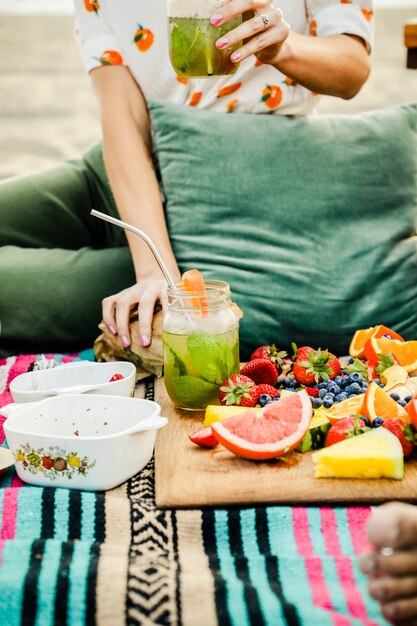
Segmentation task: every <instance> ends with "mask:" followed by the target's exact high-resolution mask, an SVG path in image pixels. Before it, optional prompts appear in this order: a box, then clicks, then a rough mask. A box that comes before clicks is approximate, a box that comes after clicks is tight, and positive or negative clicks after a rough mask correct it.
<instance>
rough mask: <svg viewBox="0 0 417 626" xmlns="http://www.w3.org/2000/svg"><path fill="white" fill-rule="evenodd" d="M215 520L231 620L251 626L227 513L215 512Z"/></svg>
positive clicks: (241, 625) (218, 549) (237, 625)
mask: <svg viewBox="0 0 417 626" xmlns="http://www.w3.org/2000/svg"><path fill="white" fill-rule="evenodd" d="M214 518H215V533H216V544H217V554H218V557H219V561H220V568H221V572H222V576H223V578H224V581H225V583H226V588H227V608H228V612H229V615H230V620H231V622H232V624H234V625H235V626H249V616H248V611H247V608H246V603H245V597H244V587H243V584H242V582H241V581H240V580H239V578H238V577H237V572H236V565H235V563H234V559H233V557H232V554H231V551H230V543H229V528H228V523H227V511H224V510H220V511H215V513H214Z"/></svg>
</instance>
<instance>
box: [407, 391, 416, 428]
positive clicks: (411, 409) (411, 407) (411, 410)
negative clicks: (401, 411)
mask: <svg viewBox="0 0 417 626" xmlns="http://www.w3.org/2000/svg"><path fill="white" fill-rule="evenodd" d="M405 410H406V411H407V413H408V417H409V420H410V422H411V424H412V425H413V426H414V428H417V398H413V399H412V400H410V402H409V403H408V404H407V406H406V407H405Z"/></svg>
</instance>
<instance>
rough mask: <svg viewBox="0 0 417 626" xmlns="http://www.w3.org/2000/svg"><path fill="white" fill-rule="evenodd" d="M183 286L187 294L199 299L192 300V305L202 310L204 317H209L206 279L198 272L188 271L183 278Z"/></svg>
mask: <svg viewBox="0 0 417 626" xmlns="http://www.w3.org/2000/svg"><path fill="white" fill-rule="evenodd" d="M181 282H182V286H183V287H184V290H185V291H186V292H187V293H190V294H195V295H196V296H198V297H197V298H191V304H192V305H193V306H195V307H196V308H198V309H201V310H202V313H203V315H204V316H205V315H207V312H208V311H207V308H208V303H207V291H206V285H205V283H204V278H203V276H202V274H201V272H199V271H198V270H188V272H184V274H183V275H182V278H181Z"/></svg>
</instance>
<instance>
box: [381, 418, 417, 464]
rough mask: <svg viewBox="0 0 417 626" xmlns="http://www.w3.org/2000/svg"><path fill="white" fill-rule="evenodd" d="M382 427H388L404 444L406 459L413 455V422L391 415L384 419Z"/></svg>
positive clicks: (402, 444)
mask: <svg viewBox="0 0 417 626" xmlns="http://www.w3.org/2000/svg"><path fill="white" fill-rule="evenodd" d="M382 428H386V429H387V430H389V431H390V432H391V433H392V434H393V435H395V436H396V437H397V439H398V440H399V442H400V444H401V446H402V449H403V453H404V458H405V459H407V458H408V457H409V456H411V455H412V453H413V450H414V437H415V430H414V428H413V426H411V424H407V423H406V422H404V420H402V419H400V418H399V417H390V418H388V419H386V420H385V421H384V423H383V424H382Z"/></svg>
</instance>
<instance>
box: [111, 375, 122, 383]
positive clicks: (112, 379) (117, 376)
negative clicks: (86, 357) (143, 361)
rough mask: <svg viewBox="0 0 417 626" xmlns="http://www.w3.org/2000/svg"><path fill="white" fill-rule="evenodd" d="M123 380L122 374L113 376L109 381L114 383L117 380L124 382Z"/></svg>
mask: <svg viewBox="0 0 417 626" xmlns="http://www.w3.org/2000/svg"><path fill="white" fill-rule="evenodd" d="M122 378H124V376H123V375H122V374H113V376H112V377H111V378H110V380H109V383H114V382H115V381H116V380H122Z"/></svg>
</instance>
